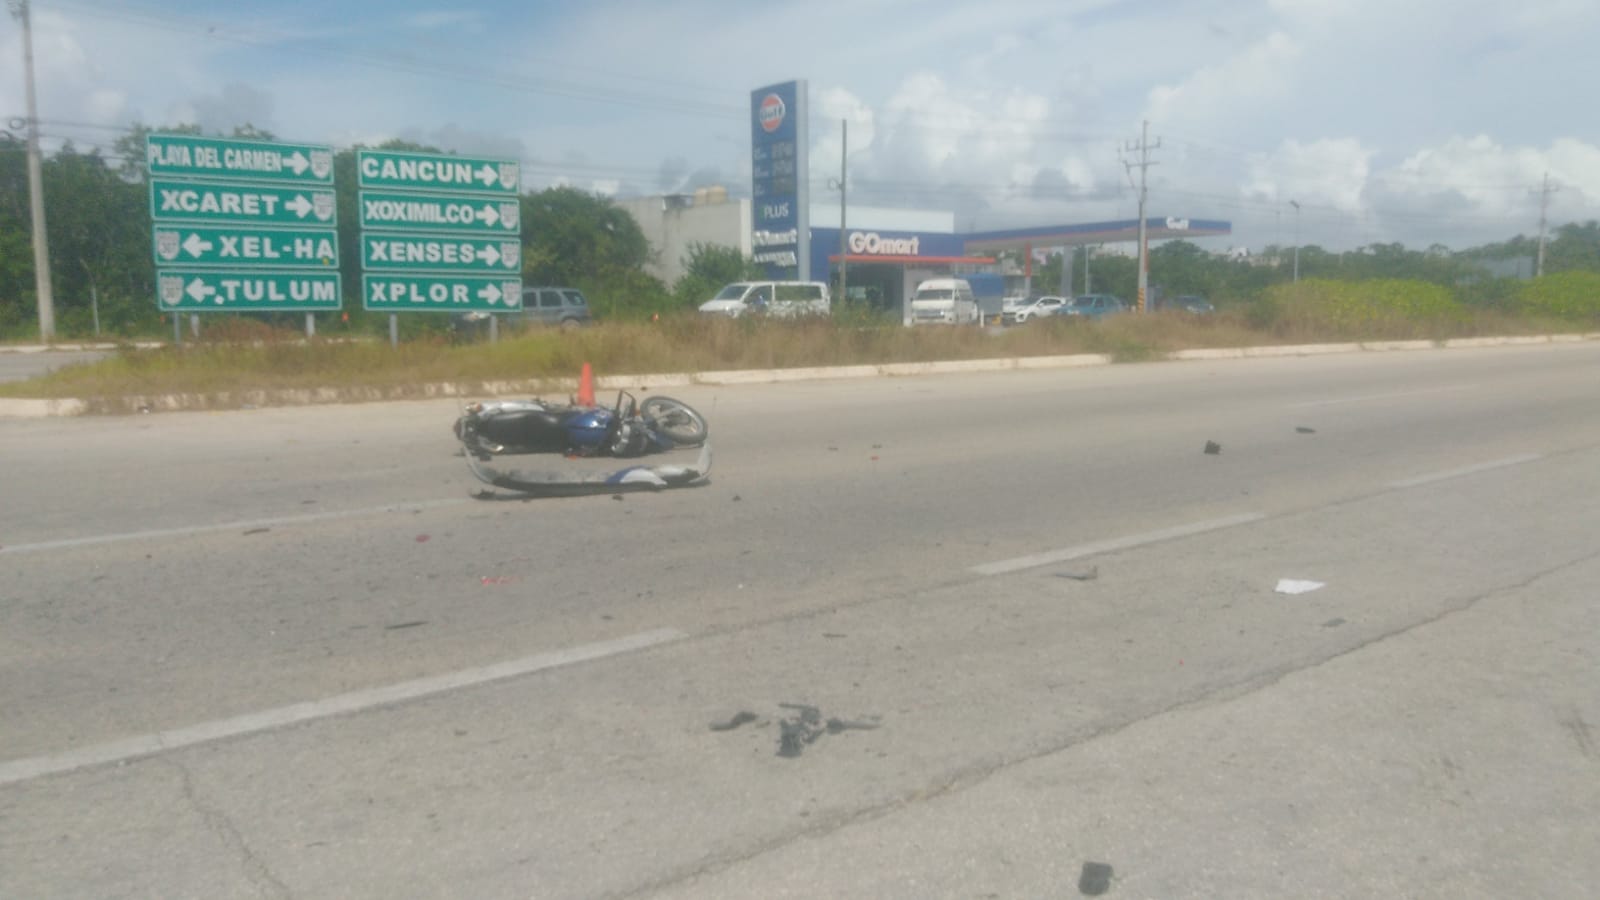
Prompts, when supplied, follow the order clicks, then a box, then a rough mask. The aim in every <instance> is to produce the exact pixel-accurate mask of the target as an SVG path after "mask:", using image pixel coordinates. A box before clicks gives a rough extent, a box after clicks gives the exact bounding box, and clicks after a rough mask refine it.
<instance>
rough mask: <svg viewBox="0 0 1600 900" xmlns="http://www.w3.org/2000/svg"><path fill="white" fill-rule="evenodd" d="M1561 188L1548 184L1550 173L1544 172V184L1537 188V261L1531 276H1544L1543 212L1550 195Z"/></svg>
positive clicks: (1548, 203) (1545, 210) (1548, 207)
mask: <svg viewBox="0 0 1600 900" xmlns="http://www.w3.org/2000/svg"><path fill="white" fill-rule="evenodd" d="M1559 190H1561V188H1559V187H1551V186H1550V173H1549V172H1546V173H1544V185H1543V186H1541V187H1540V188H1539V190H1538V192H1537V193H1538V194H1539V261H1538V262H1537V263H1536V264H1534V268H1533V277H1535V278H1543V277H1544V237H1545V213H1546V212H1547V211H1548V210H1549V209H1550V195H1551V194H1554V193H1555V192H1556V191H1559Z"/></svg>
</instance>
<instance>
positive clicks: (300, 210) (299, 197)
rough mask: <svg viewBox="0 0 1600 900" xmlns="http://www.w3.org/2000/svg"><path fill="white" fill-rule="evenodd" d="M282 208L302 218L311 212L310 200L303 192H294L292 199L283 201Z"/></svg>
mask: <svg viewBox="0 0 1600 900" xmlns="http://www.w3.org/2000/svg"><path fill="white" fill-rule="evenodd" d="M283 208H284V209H287V210H288V211H290V212H292V213H294V214H295V215H297V216H299V217H300V218H302V219H304V218H305V217H306V215H307V214H308V213H310V212H311V201H310V200H307V199H306V198H305V195H304V194H295V195H294V199H293V200H290V201H289V202H288V203H285V204H284V205H283Z"/></svg>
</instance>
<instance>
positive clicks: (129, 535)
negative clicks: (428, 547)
mask: <svg viewBox="0 0 1600 900" xmlns="http://www.w3.org/2000/svg"><path fill="white" fill-rule="evenodd" d="M470 500H471V498H470V497H459V498H454V499H450V500H423V501H419V502H417V503H391V504H389V505H388V506H373V507H369V508H367V509H346V510H341V511H339V512H323V513H305V514H303V515H298V516H277V517H275V518H271V519H246V520H245V521H242V522H225V523H223V524H221V525H188V526H184V527H181V528H151V529H148V530H145V531H123V532H117V533H113V534H96V535H90V536H88V537H80V538H63V539H62V540H59V541H39V542H37V543H33V544H7V545H5V546H3V547H0V555H3V554H7V553H37V552H39V551H42V550H68V549H72V548H75V547H93V546H95V545H97V544H116V543H121V542H123V541H142V540H150V539H153V538H168V537H188V536H189V535H194V534H208V533H210V532H213V531H233V530H235V529H240V530H245V531H248V530H249V529H251V528H271V527H272V526H274V525H299V524H303V523H306V522H326V521H328V520H330V519H353V518H356V517H358V516H372V515H378V514H381V513H390V512H411V511H412V510H419V509H438V508H439V507H441V506H455V505H457V504H460V503H467V502H469V501H470Z"/></svg>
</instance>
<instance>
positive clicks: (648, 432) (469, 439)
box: [454, 391, 711, 498]
mask: <svg viewBox="0 0 1600 900" xmlns="http://www.w3.org/2000/svg"><path fill="white" fill-rule="evenodd" d="M454 431H455V434H456V437H457V438H458V439H460V441H461V444H462V447H463V449H464V452H465V454H466V457H467V465H468V466H469V467H470V468H471V469H472V474H473V475H475V476H476V477H477V478H478V480H479V481H482V482H484V483H485V484H488V485H491V486H493V487H497V488H504V489H506V490H510V491H515V492H517V493H519V494H524V495H530V494H531V495H540V496H563V495H564V496H575V495H583V494H596V493H618V492H621V491H630V490H659V489H662V488H669V487H685V486H688V485H692V484H698V483H700V482H703V481H705V480H706V477H707V475H708V474H709V473H710V471H711V444H710V442H708V441H707V440H706V435H707V427H706V421H705V418H704V417H703V416H701V415H700V413H699V412H697V411H696V410H695V409H694V408H693V407H691V406H689V405H688V404H687V403H684V402H682V401H681V400H674V399H672V398H671V397H659V396H657V397H650V398H647V399H646V400H645V401H644V402H643V403H642V404H641V403H638V402H636V401H635V400H634V398H633V395H631V394H629V393H627V392H626V391H622V392H619V393H618V395H617V402H616V405H615V406H614V407H612V408H611V409H606V408H604V407H600V406H593V405H583V404H570V405H561V404H551V403H545V402H543V401H539V400H507V401H497V402H493V403H474V404H472V405H470V406H468V407H467V408H466V411H465V412H464V413H463V414H462V415H461V417H460V418H458V419H456V422H455V425H454ZM681 447H699V448H700V452H699V454H698V455H697V458H696V459H695V460H694V461H693V462H692V463H662V464H657V465H650V466H644V465H634V466H628V467H626V468H623V469H619V470H616V471H592V470H584V469H582V468H581V467H578V468H574V466H578V464H576V463H572V464H568V465H567V466H566V467H565V468H563V469H560V470H543V471H523V470H507V469H501V468H497V467H491V466H489V465H486V463H487V462H489V461H491V460H493V459H494V457H495V456H497V455H503V454H514V453H534V454H537V453H544V454H562V455H563V456H566V457H568V458H587V457H624V458H628V457H638V456H643V455H645V454H650V453H667V452H669V451H672V450H676V449H678V448H681ZM479 496H480V497H486V498H487V496H492V492H489V494H488V495H485V494H480V495H479Z"/></svg>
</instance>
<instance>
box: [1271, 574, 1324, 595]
mask: <svg viewBox="0 0 1600 900" xmlns="http://www.w3.org/2000/svg"><path fill="white" fill-rule="evenodd" d="M1320 587H1327V584H1326V583H1325V582H1321V581H1302V580H1300V579H1298V578H1280V579H1278V586H1277V587H1275V588H1273V590H1275V591H1277V592H1278V593H1280V594H1309V593H1311V592H1312V591H1314V590H1316V589H1317V588H1320Z"/></svg>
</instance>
